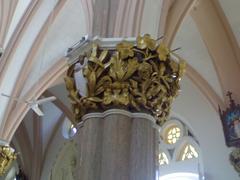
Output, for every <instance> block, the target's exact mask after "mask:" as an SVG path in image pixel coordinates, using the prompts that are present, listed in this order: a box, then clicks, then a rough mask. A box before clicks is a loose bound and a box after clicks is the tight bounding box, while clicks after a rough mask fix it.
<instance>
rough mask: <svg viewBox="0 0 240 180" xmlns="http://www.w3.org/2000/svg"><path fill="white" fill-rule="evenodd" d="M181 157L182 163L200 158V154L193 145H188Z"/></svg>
mask: <svg viewBox="0 0 240 180" xmlns="http://www.w3.org/2000/svg"><path fill="white" fill-rule="evenodd" d="M180 157H181V159H180V160H182V161H184V160H187V159H193V158H198V152H197V151H196V149H195V148H194V147H193V146H192V145H191V144H187V145H186V146H184V148H183V150H182V153H181V156H180Z"/></svg>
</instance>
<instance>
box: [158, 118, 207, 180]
mask: <svg viewBox="0 0 240 180" xmlns="http://www.w3.org/2000/svg"><path fill="white" fill-rule="evenodd" d="M159 137H160V140H159V142H160V143H159V155H158V164H159V170H158V171H157V174H158V175H157V176H158V178H159V180H175V179H177V180H181V179H184V180H188V179H189V180H191V179H192V180H194V179H199V176H201V175H202V174H203V172H202V171H203V169H202V168H201V165H200V163H199V162H201V161H200V160H199V158H200V150H199V149H200V148H199V145H198V141H197V138H196V137H195V136H194V133H193V132H192V131H190V129H189V128H188V127H187V126H186V124H184V123H183V122H182V121H180V120H179V119H176V118H173V119H171V120H168V121H167V122H166V123H165V124H163V126H162V128H161V131H160V136H159ZM190 159H192V161H188V160H190Z"/></svg>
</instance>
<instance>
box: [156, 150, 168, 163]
mask: <svg viewBox="0 0 240 180" xmlns="http://www.w3.org/2000/svg"><path fill="white" fill-rule="evenodd" d="M158 162H159V165H160V166H161V165H165V164H169V160H168V157H167V155H166V153H164V152H160V153H159V155H158Z"/></svg>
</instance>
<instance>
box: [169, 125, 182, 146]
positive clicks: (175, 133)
mask: <svg viewBox="0 0 240 180" xmlns="http://www.w3.org/2000/svg"><path fill="white" fill-rule="evenodd" d="M180 135H181V131H180V128H179V127H177V126H175V125H174V126H172V127H170V128H169V129H168V131H167V143H168V144H175V143H176V142H177V141H178V140H179V138H180Z"/></svg>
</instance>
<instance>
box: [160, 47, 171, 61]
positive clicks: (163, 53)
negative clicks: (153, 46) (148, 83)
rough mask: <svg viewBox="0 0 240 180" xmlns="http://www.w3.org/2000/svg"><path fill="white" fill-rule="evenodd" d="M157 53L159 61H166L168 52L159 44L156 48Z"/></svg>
mask: <svg viewBox="0 0 240 180" xmlns="http://www.w3.org/2000/svg"><path fill="white" fill-rule="evenodd" d="M157 53H158V57H159V59H160V61H166V60H167V57H168V55H169V53H170V51H169V49H168V48H167V47H166V46H165V45H164V44H162V43H161V44H160V45H159V46H158V48H157Z"/></svg>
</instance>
